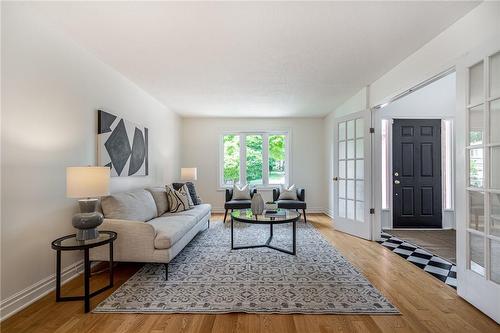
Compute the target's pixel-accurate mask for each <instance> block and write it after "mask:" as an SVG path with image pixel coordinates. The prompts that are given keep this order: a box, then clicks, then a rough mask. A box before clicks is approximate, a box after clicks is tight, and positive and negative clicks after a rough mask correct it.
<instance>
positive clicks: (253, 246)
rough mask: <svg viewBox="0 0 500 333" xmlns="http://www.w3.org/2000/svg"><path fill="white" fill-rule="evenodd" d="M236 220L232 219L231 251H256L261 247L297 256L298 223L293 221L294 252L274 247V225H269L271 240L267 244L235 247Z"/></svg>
mask: <svg viewBox="0 0 500 333" xmlns="http://www.w3.org/2000/svg"><path fill="white" fill-rule="evenodd" d="M233 224H234V219H233V218H231V250H243V249H255V248H259V247H267V248H269V249H273V250H276V251H280V252H283V253H286V254H291V255H296V252H297V227H296V221H293V222H292V224H293V227H292V251H290V250H286V249H282V248H279V247H276V246H272V245H270V244H271V241H272V240H273V234H274V231H273V224H272V223H271V224H269V238H268V239H267V241H266V243H265V244H259V245H244V246H234V227H233Z"/></svg>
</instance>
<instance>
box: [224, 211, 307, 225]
mask: <svg viewBox="0 0 500 333" xmlns="http://www.w3.org/2000/svg"><path fill="white" fill-rule="evenodd" d="M231 216H232V217H233V218H234V219H235V220H236V221H241V222H262V223H266V222H267V223H272V222H293V221H294V220H298V219H299V217H300V213H299V212H296V211H295V210H289V209H278V210H274V211H264V213H262V214H259V215H254V214H253V213H252V210H251V209H238V210H235V211H233V212H232V213H231Z"/></svg>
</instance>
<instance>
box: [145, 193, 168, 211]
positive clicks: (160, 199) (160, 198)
mask: <svg viewBox="0 0 500 333" xmlns="http://www.w3.org/2000/svg"><path fill="white" fill-rule="evenodd" d="M146 190H148V191H149V192H150V193H151V195H152V196H153V199H154V200H155V204H156V210H157V214H158V216H161V215H163V214H165V213H166V212H167V211H168V199H167V190H166V189H165V188H164V187H150V188H147V189H146Z"/></svg>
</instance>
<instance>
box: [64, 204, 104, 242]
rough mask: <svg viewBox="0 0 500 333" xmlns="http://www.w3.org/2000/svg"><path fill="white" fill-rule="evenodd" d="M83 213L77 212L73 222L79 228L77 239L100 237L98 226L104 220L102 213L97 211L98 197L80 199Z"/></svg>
mask: <svg viewBox="0 0 500 333" xmlns="http://www.w3.org/2000/svg"><path fill="white" fill-rule="evenodd" d="M78 203H79V204H80V210H81V211H82V212H81V213H78V214H75V215H74V216H73V219H72V221H71V223H72V224H73V227H75V228H76V229H77V232H76V240H81V241H83V240H90V239H96V238H98V237H99V231H97V229H96V228H97V227H98V226H100V225H101V224H102V222H103V220H104V217H103V215H102V214H101V213H99V212H96V211H95V209H96V206H97V199H86V200H79V201H78Z"/></svg>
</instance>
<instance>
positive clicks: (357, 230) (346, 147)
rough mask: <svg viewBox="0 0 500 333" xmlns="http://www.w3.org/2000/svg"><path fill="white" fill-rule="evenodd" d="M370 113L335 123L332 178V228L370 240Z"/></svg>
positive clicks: (364, 112) (350, 116)
mask: <svg viewBox="0 0 500 333" xmlns="http://www.w3.org/2000/svg"><path fill="white" fill-rule="evenodd" d="M370 125H371V112H370V110H369V109H367V110H365V111H361V112H357V113H354V114H350V115H348V116H345V117H342V118H338V119H336V120H335V125H334V126H335V127H334V128H335V129H334V136H335V137H334V144H335V147H334V151H333V156H334V158H333V175H334V179H333V180H334V191H333V193H334V196H333V200H334V227H335V229H337V230H340V231H343V232H346V233H348V234H351V235H354V236H358V237H362V238H365V239H369V240H371V239H372V233H371V230H372V228H371V215H370V207H371V206H370V203H371V135H370Z"/></svg>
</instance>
